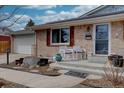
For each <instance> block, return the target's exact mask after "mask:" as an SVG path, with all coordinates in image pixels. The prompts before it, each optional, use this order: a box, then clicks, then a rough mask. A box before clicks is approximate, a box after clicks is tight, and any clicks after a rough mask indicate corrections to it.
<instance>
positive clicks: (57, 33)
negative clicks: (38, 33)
mask: <svg viewBox="0 0 124 93" xmlns="http://www.w3.org/2000/svg"><path fill="white" fill-rule="evenodd" d="M59 37H60V29H53V30H52V43H59V41H60V40H59Z"/></svg>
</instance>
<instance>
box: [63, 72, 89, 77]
mask: <svg viewBox="0 0 124 93" xmlns="http://www.w3.org/2000/svg"><path fill="white" fill-rule="evenodd" d="M65 75H70V76H74V77H79V78H86V77H87V76H88V73H80V72H74V71H69V72H67V73H65Z"/></svg>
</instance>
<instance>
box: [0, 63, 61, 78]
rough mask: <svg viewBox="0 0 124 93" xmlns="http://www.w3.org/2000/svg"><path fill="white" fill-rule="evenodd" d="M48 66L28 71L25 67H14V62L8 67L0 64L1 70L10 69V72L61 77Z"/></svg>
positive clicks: (56, 70)
mask: <svg viewBox="0 0 124 93" xmlns="http://www.w3.org/2000/svg"><path fill="white" fill-rule="evenodd" d="M49 64H50V63H49ZM49 64H48V65H46V66H40V67H34V68H31V69H29V68H27V67H23V66H18V65H15V62H12V63H10V64H9V65H7V64H5V63H4V64H0V67H1V68H7V69H12V70H18V71H24V72H29V73H35V74H41V75H47V76H59V75H61V74H60V73H59V72H58V69H50V67H49Z"/></svg>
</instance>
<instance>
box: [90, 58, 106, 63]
mask: <svg viewBox="0 0 124 93" xmlns="http://www.w3.org/2000/svg"><path fill="white" fill-rule="evenodd" d="M107 60H108V58H107V56H88V62H91V63H101V64H104V63H106V62H107Z"/></svg>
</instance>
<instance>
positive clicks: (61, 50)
mask: <svg viewBox="0 0 124 93" xmlns="http://www.w3.org/2000/svg"><path fill="white" fill-rule="evenodd" d="M66 49H67V47H64V46H61V47H59V53H60V54H61V56H62V60H64V59H65V51H66Z"/></svg>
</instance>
